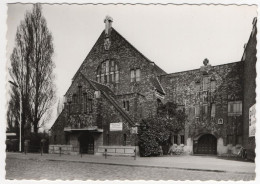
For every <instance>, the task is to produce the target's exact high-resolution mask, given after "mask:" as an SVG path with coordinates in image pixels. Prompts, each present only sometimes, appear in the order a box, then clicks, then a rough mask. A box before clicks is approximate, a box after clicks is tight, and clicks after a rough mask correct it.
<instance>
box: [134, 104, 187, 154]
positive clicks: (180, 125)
mask: <svg viewBox="0 0 260 184" xmlns="http://www.w3.org/2000/svg"><path fill="white" fill-rule="evenodd" d="M186 118H187V116H186V114H185V111H184V110H180V109H178V107H177V105H176V104H174V103H173V102H168V103H166V104H164V105H160V106H159V107H158V108H157V115H156V116H151V117H148V118H146V119H144V120H143V121H142V123H141V126H140V134H139V147H140V154H141V156H156V155H159V154H160V151H161V149H160V146H162V145H163V144H164V143H165V142H167V141H168V140H169V138H170V136H171V134H172V133H174V132H175V133H176V132H179V131H180V130H183V129H184V126H185V121H186Z"/></svg>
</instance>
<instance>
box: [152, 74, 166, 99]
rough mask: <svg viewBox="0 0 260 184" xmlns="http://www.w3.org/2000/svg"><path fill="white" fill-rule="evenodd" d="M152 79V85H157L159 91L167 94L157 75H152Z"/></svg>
mask: <svg viewBox="0 0 260 184" xmlns="http://www.w3.org/2000/svg"><path fill="white" fill-rule="evenodd" d="M150 81H151V83H152V85H153V86H154V87H155V89H156V90H157V91H158V92H159V93H161V94H164V95H165V94H166V93H165V91H164V89H163V87H162V85H161V83H160V82H159V80H158V78H157V77H151V78H150Z"/></svg>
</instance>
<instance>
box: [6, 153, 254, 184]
mask: <svg viewBox="0 0 260 184" xmlns="http://www.w3.org/2000/svg"><path fill="white" fill-rule="evenodd" d="M51 157H52V159H50V158H51ZM61 157H63V160H62V158H61ZM61 157H59V156H58V155H49V154H48V155H44V156H42V157H41V156H40V155H39V154H29V155H22V154H9V153H8V154H7V159H6V179H36V180H38V179H49V180H55V179H62V180H73V179H80V180H87V179H91V180H97V179H99V180H125V179H126V180H245V181H248V180H254V178H255V174H254V172H240V171H236V172H232V171H221V170H215V171H214V170H208V171H203V170H201V169H197V170H195V169H194V170H188V169H190V168H174V167H168V168H167V167H153V166H151V165H150V166H149V164H147V166H142V165H138V163H140V162H142V161H143V158H137V160H133V158H122V157H119V158H115V157H109V158H108V159H104V158H103V157H100V156H92V157H91V156H90V157H88V155H84V156H83V158H81V157H80V156H70V155H67V156H66V155H62V156H61ZM185 157H186V159H188V160H189V159H190V158H192V157H191V156H184V157H179V158H178V157H176V158H177V159H176V160H178V159H179V162H180V160H181V158H182V159H183V160H185ZM68 158H70V159H68ZM94 158H98V159H99V163H98V162H96V163H95V162H94V161H93V160H94ZM193 158H194V160H198V159H200V161H201V165H204V164H203V163H204V162H203V157H194V156H193ZM64 159H65V160H64ZM91 159H92V162H87V160H91ZM149 159H150V160H151V161H152V162H153V160H154V161H155V160H161V161H165V160H169V159H170V160H174V159H175V158H174V157H161V158H156V159H154V158H148V159H146V161H148V160H149ZM207 159H208V158H205V160H207ZM214 159H216V160H220V162H223V160H222V159H217V158H214ZM214 159H213V160H214ZM66 160H67V161H66ZM115 160H128V162H129V163H132V162H133V163H136V166H134V165H131V164H128V165H122V164H121V165H119V164H117V163H116V161H115ZM224 161H225V160H224ZM176 162H178V161H176ZM195 162H196V161H195ZM229 162H230V161H228V163H229ZM233 162H234V164H235V163H239V164H240V165H241V167H242V165H243V164H245V165H248V164H251V165H254V163H248V162H242V163H240V162H237V161H233ZM230 163H231V162H230ZM190 165H192V164H191V163H190ZM222 167H225V165H222Z"/></svg>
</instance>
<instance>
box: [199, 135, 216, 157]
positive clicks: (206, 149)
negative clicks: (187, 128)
mask: <svg viewBox="0 0 260 184" xmlns="http://www.w3.org/2000/svg"><path fill="white" fill-rule="evenodd" d="M196 147H197V148H196V151H194V153H195V154H210V155H215V154H217V138H216V137H215V136H214V135H212V134H204V135H202V136H200V137H199V139H198V142H197V146H196Z"/></svg>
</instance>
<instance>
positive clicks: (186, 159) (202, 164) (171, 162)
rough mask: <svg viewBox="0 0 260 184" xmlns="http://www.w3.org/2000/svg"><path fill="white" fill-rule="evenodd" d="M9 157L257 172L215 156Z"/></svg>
mask: <svg viewBox="0 0 260 184" xmlns="http://www.w3.org/2000/svg"><path fill="white" fill-rule="evenodd" d="M6 158H7V159H28V160H40V161H44V160H48V161H66V162H85V163H93V164H108V165H124V166H135V167H157V168H173V169H184V170H198V171H211V172H232V173H255V163H251V162H241V161H234V160H224V159H220V158H218V157H215V156H192V155H189V156H171V157H170V156H169V157H137V158H136V160H134V157H118V156H108V157H107V159H105V157H104V156H96V155H82V157H81V156H80V155H61V156H59V154H43V155H42V156H41V154H39V153H38V154H34V153H28V154H26V155H25V154H22V153H9V152H7V153H6Z"/></svg>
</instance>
